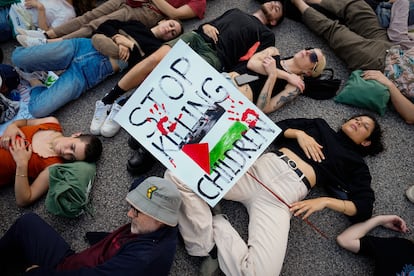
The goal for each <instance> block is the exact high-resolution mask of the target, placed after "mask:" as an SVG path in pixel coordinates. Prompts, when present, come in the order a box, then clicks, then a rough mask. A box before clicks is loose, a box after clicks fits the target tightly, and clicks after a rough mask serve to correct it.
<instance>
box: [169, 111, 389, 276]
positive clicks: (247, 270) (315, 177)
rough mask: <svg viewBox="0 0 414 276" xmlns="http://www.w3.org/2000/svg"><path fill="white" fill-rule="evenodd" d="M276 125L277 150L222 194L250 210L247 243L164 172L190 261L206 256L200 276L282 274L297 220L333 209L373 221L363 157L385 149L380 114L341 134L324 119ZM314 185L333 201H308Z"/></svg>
mask: <svg viewBox="0 0 414 276" xmlns="http://www.w3.org/2000/svg"><path fill="white" fill-rule="evenodd" d="M277 125H278V126H279V127H280V128H281V129H282V133H281V134H280V135H279V136H278V137H277V138H276V140H275V143H274V146H275V149H273V150H271V151H270V152H268V153H265V154H263V155H262V156H261V157H259V158H258V159H257V160H256V161H255V162H254V163H253V165H252V166H251V167H250V168H249V169H248V171H247V173H245V174H244V175H243V176H242V177H241V178H240V180H238V182H237V183H236V184H235V185H234V186H233V187H232V188H231V189H230V190H229V191H228V192H227V193H226V195H225V196H224V199H226V200H232V201H238V202H240V203H242V204H243V205H244V206H245V207H246V209H247V212H248V215H249V237H248V241H247V243H246V242H245V241H244V240H243V239H242V238H241V237H240V235H239V234H238V233H237V231H236V230H235V229H234V228H233V227H232V225H231V224H230V222H229V221H227V220H226V219H225V217H224V216H223V215H222V214H221V215H220V214H218V215H214V214H212V212H211V210H210V207H209V206H208V204H207V203H206V202H205V201H204V200H203V199H202V198H201V197H199V196H198V195H197V194H196V193H194V192H193V191H192V190H191V189H190V188H188V186H185V184H184V183H183V182H182V181H180V180H179V179H178V178H177V177H176V176H174V174H173V172H171V171H167V172H166V174H165V176H164V177H165V178H166V179H168V180H171V181H172V182H174V183H175V184H176V185H177V187H178V190H179V191H180V193H181V197H182V200H183V203H182V208H180V215H179V220H178V221H179V224H178V225H179V229H180V233H181V235H182V237H183V239H184V243H185V248H186V250H187V252H188V253H189V254H190V255H192V256H208V258H206V259H205V260H204V262H203V264H202V266H201V275H213V272H214V271H216V270H217V269H218V265H220V269H221V270H222V271H223V272H224V274H226V275H278V274H279V273H280V271H281V269H282V264H283V260H284V256H285V252H286V246H287V242H288V235H289V227H290V219H291V217H292V215H294V216H298V217H302V218H303V219H307V218H309V216H311V215H312V214H313V213H315V212H318V211H321V210H323V209H325V208H328V209H331V210H333V211H336V212H339V213H343V214H345V215H346V216H347V217H348V218H349V219H350V220H351V221H352V222H359V221H362V220H366V219H367V218H369V217H371V215H372V209H373V203H374V200H375V197H374V192H373V190H372V189H371V175H370V172H369V168H368V166H367V164H366V163H365V161H364V159H363V156H365V155H376V154H378V153H379V152H381V151H382V149H383V146H382V142H381V128H380V126H379V124H378V123H377V121H376V119H375V118H374V117H371V116H368V115H358V116H355V117H352V118H351V119H349V120H347V121H346V122H344V123H343V124H342V126H341V128H340V130H339V131H337V132H336V131H334V130H333V129H332V128H331V127H330V126H329V125H328V124H327V122H326V121H325V120H323V119H320V118H317V119H287V120H283V121H280V122H277ZM263 185H264V186H265V187H263ZM315 185H324V186H325V187H326V189H327V190H328V191H329V194H330V196H323V197H319V198H313V199H304V198H305V197H306V195H307V194H308V192H309V190H310V189H311V188H312V187H314V186H315ZM268 189H270V190H271V192H270V191H269V190H268ZM273 193H275V194H276V195H277V196H278V197H280V198H278V197H277V196H275V194H273ZM282 201H284V202H285V203H283V202H282ZM269 214H271V215H269ZM264 225H265V227H264Z"/></svg>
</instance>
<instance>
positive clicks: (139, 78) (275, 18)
mask: <svg viewBox="0 0 414 276" xmlns="http://www.w3.org/2000/svg"><path fill="white" fill-rule="evenodd" d="M282 19H283V7H282V4H281V3H280V2H279V1H271V2H267V3H265V4H263V5H262V6H261V8H260V9H258V10H256V11H255V12H253V14H248V13H246V12H243V11H241V10H239V9H231V10H228V11H226V12H224V13H223V14H222V15H221V16H219V17H217V18H216V19H214V20H212V21H211V22H208V23H204V24H202V25H200V26H199V27H198V29H197V30H195V31H192V32H187V33H184V34H183V35H181V36H180V37H178V38H177V39H175V40H172V41H171V42H169V43H166V44H164V45H163V46H161V47H160V48H159V49H158V50H157V51H155V52H154V53H153V54H151V55H149V56H148V57H147V58H145V59H143V60H142V61H141V62H139V63H137V64H136V65H135V66H134V67H133V68H132V69H131V70H129V71H128V73H127V74H125V75H124V76H123V77H122V78H121V80H120V81H119V82H118V83H117V84H116V85H115V87H114V88H112V90H111V91H110V92H109V93H107V94H106V95H105V96H104V97H103V98H102V99H101V100H100V101H98V102H99V103H97V104H96V108H95V112H94V116H93V120H92V122H91V128H93V129H94V128H95V126H100V125H101V124H102V123H103V122H104V121H105V119H106V116H108V115H107V114H106V112H105V110H108V109H109V108H111V106H112V105H113V104H114V103H116V101H117V100H118V99H119V98H120V97H121V96H122V95H123V94H125V93H126V92H127V91H128V90H130V89H133V88H136V87H137V86H138V85H140V84H141V83H142V82H143V81H144V79H145V78H146V77H147V76H148V75H149V74H150V73H151V72H152V70H153V69H154V68H155V67H156V66H157V65H158V64H159V63H160V61H161V60H162V59H163V58H164V57H165V56H166V55H167V54H168V52H169V51H170V49H171V48H172V47H173V46H174V45H175V43H176V42H177V41H178V40H179V39H181V40H183V41H184V42H186V43H187V44H188V45H189V46H190V47H192V48H193V50H195V51H196V52H197V53H200V55H201V57H202V58H204V59H205V60H206V61H207V62H208V63H209V64H210V65H212V66H213V67H214V68H215V69H217V70H219V71H231V70H232V69H233V67H234V66H235V65H236V64H237V63H238V62H240V58H244V59H245V60H248V59H249V58H250V57H251V56H252V55H253V54H254V53H255V52H258V51H261V50H263V49H266V48H267V47H270V46H274V44H275V37H274V34H273V32H272V31H271V30H270V29H269V28H268V27H267V26H266V25H268V26H275V25H277V24H278V22H280V21H281V20H282ZM234 22H238V24H235V23H234ZM249 50H250V51H249ZM102 110H104V111H102ZM119 128H120V127H119V126H118V127H117V130H119ZM136 154H139V155H141V153H140V152H138V151H137V152H136ZM137 157H139V158H138V159H139V160H141V158H140V156H137ZM132 158H134V156H133V157H132ZM138 159H136V160H138ZM141 165H143V164H142V162H134V164H131V166H129V168H130V171H131V172H133V171H134V170H135V169H136V168H139V167H140V166H141Z"/></svg>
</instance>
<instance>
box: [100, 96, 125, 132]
mask: <svg viewBox="0 0 414 276" xmlns="http://www.w3.org/2000/svg"><path fill="white" fill-rule="evenodd" d="M121 108H122V106H120V105H119V104H117V103H114V104H113V105H112V108H111V112H110V113H109V115H108V117H106V120H105V122H104V123H103V125H102V127H101V135H102V136H103V137H108V138H109V137H113V136H115V134H117V133H118V131H119V130H120V129H121V126H120V125H119V124H118V123H117V122H115V120H114V118H115V116H116V114H118V112H119V110H121Z"/></svg>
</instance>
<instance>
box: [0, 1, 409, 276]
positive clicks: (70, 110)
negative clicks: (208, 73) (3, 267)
mask: <svg viewBox="0 0 414 276" xmlns="http://www.w3.org/2000/svg"><path fill="white" fill-rule="evenodd" d="M207 5H208V8H207V12H206V16H205V18H204V20H203V21H208V20H210V19H213V18H215V17H216V16H218V15H220V14H222V13H223V12H224V11H225V10H227V9H230V8H234V7H237V8H240V9H242V10H245V11H248V12H253V11H255V10H256V8H257V7H258V4H257V3H256V2H255V1H253V0H242V1H240V0H226V1H219V0H209V1H208V2H207ZM199 23H200V21H198V20H190V21H187V22H185V26H186V30H191V29H193V28H195V27H196V26H198V25H199ZM234 24H237V22H235V23H234ZM273 31H274V33H275V35H276V47H278V48H279V49H280V52H281V54H282V56H289V55H292V54H293V53H295V52H296V51H298V50H300V49H302V48H305V47H308V46H313V47H320V48H322V49H323V51H324V52H325V54H326V56H327V60H328V67H331V68H333V69H334V70H335V74H336V76H337V77H339V78H342V79H344V80H345V79H346V78H347V77H348V74H349V71H348V70H347V69H346V67H345V66H344V63H343V62H342V61H341V60H339V59H338V58H337V57H336V56H335V55H334V53H333V52H332V51H331V50H330V49H329V47H328V46H327V44H326V43H325V42H324V41H323V40H322V39H321V38H318V37H316V36H315V35H314V34H312V33H311V32H310V31H309V30H308V29H307V28H306V26H304V25H302V24H300V23H297V22H294V21H292V20H289V19H287V20H285V21H284V22H283V23H282V24H281V25H280V26H277V27H275V28H273ZM16 45H17V43H16V42H9V43H4V44H0V46H1V48H2V49H3V50H4V51H5V55H6V58H5V63H10V54H11V52H12V50H13V49H14V47H15V46H16ZM120 77H121V75H120V74H118V75H115V76H113V77H111V78H110V79H108V80H106V81H105V82H103V83H102V84H100V85H98V86H97V87H95V88H94V89H91V90H90V91H88V92H87V93H85V94H84V95H83V96H81V98H80V99H78V100H77V101H74V102H72V103H70V104H68V105H67V106H65V107H64V108H62V109H61V110H59V111H58V112H56V114H55V116H57V117H58V118H59V120H60V121H61V122H62V124H63V126H64V129H65V133H66V134H70V133H73V132H76V131H82V132H88V131H89V123H90V120H91V118H92V114H93V111H94V103H95V101H96V100H97V99H99V98H101V97H102V96H103V95H104V94H105V93H106V92H107V91H109V89H110V88H111V87H112V86H113V85H114V84H115V83H116V81H117V80H118V79H119V78H120ZM361 112H365V110H361V109H358V108H354V107H350V106H346V105H341V104H337V103H335V102H334V101H333V100H326V101H317V100H312V99H309V98H306V97H303V96H301V97H299V98H298V99H297V100H296V101H294V102H293V103H291V104H289V105H287V106H286V107H284V108H282V109H281V110H280V111H276V112H274V113H272V114H271V115H270V117H271V119H272V120H273V121H278V120H281V119H285V118H295V117H307V118H314V117H322V118H324V119H325V120H327V121H328V123H329V124H331V126H332V127H334V128H337V127H339V125H340V124H341V122H342V120H343V119H344V118H347V117H349V116H351V115H354V114H356V113H361ZM379 121H380V123H381V124H382V127H383V129H384V138H385V139H384V140H385V145H386V150H385V151H384V152H383V153H381V154H380V155H378V156H376V157H373V158H367V159H366V162H367V163H368V165H369V167H370V169H371V173H372V176H373V181H372V187H373V189H374V190H375V195H376V202H375V206H374V214H398V215H400V216H402V217H403V218H404V219H406V220H407V222H408V225H409V227H410V228H411V229H414V205H413V204H412V203H410V202H409V201H408V200H407V199H406V197H405V195H404V192H405V190H406V189H407V188H408V187H409V186H410V185H412V184H414V181H413V180H412V177H413V175H414V172H413V167H414V166H413V161H412V160H413V159H412V156H413V152H414V142H413V137H414V128H413V127H412V126H409V125H407V124H405V123H404V122H403V121H402V120H401V118H400V117H399V116H398V114H396V113H395V112H394V111H392V110H388V111H387V112H386V114H385V116H383V117H379ZM127 137H128V135H127V133H126V132H125V131H124V130H121V132H120V133H119V134H118V135H117V136H115V137H114V138H103V139H102V141H103V144H104V153H103V156H102V158H101V160H100V161H99V162H98V164H97V178H96V181H95V183H94V187H93V190H92V194H91V201H92V205H93V208H94V215H93V216H89V215H85V216H82V217H80V218H77V219H64V218H59V217H56V216H53V215H51V214H49V213H47V211H46V210H45V207H44V199H42V200H40V201H39V202H38V203H36V204H34V205H33V206H30V207H28V208H18V207H17V206H16V204H15V201H14V193H13V188H12V187H7V188H3V189H0V198H1V200H0V221H1V224H0V234H3V233H4V232H5V231H6V230H7V228H8V227H9V226H10V225H11V224H12V222H13V221H14V220H15V218H17V217H18V216H19V215H21V214H23V213H25V212H29V211H33V212H36V213H38V214H39V215H41V216H42V217H43V218H45V219H46V221H48V222H49V223H50V224H51V225H52V226H53V227H54V228H55V229H57V231H58V232H60V233H61V234H62V235H63V237H64V238H65V239H66V240H67V241H68V242H69V243H70V244H72V245H73V248H74V249H75V250H81V249H83V248H85V247H86V246H87V244H86V243H85V242H84V239H83V236H84V234H85V232H87V231H111V230H113V229H115V228H117V227H118V226H119V225H121V224H124V223H126V222H128V218H127V216H126V212H127V210H128V207H127V204H126V203H125V200H124V198H125V195H126V193H127V191H128V188H129V186H130V184H131V181H132V179H133V177H132V176H130V175H129V174H128V172H127V170H126V162H127V160H128V158H129V157H130V156H131V155H132V153H133V151H132V150H131V149H129V148H128V146H127V144H126V141H127ZM163 172H164V168H163V167H162V166H161V165H159V164H158V165H157V166H155V167H154V168H153V169H152V170H151V171H150V172H149V173H148V174H147V175H157V176H162V174H163ZM323 194H324V191H323V189H321V188H316V189H314V190H313V191H312V192H311V193H310V194H309V197H317V196H319V195H323ZM222 209H223V211H224V212H225V213H226V214H227V215H228V217H229V220H230V221H231V222H232V223H233V225H234V227H235V228H236V229H237V230H238V231H239V232H240V233H241V235H242V236H243V237H244V238H247V235H248V228H247V226H248V216H247V213H246V212H245V209H244V208H243V206H242V205H240V204H238V203H234V202H223V203H222ZM310 220H311V221H312V222H313V223H314V224H315V225H316V226H317V227H319V228H320V229H321V230H322V231H324V232H325V233H326V234H327V235H328V237H329V238H328V239H325V238H323V237H322V236H321V235H319V234H318V233H316V232H315V231H314V230H312V228H310V227H309V226H308V225H307V224H306V223H304V222H303V221H301V220H300V219H297V218H293V219H292V221H291V231H290V236H289V245H288V249H287V253H286V257H285V261H284V267H283V270H282V273H281V275H369V274H372V273H373V263H372V261H371V260H369V259H367V258H364V257H359V256H356V255H354V254H351V253H349V252H346V251H345V250H343V249H341V248H339V247H338V245H337V244H336V242H335V237H336V236H337V235H338V234H339V233H340V232H341V231H342V230H344V229H345V228H346V227H347V226H348V225H349V222H348V220H347V219H346V218H345V217H344V216H343V215H341V214H338V213H335V212H332V211H330V210H324V211H321V212H319V213H317V214H314V215H312V216H311V218H310ZM375 233H376V234H378V235H384V236H386V235H390V234H391V233H390V232H388V231H385V230H382V229H379V230H376V231H375ZM405 237H408V238H411V239H412V238H414V234H412V233H411V234H409V235H405ZM200 262H201V260H200V258H197V257H191V256H189V255H188V254H186V252H185V249H184V247H183V245H182V244H180V245H179V247H178V250H177V255H176V258H175V261H174V265H173V268H172V270H171V275H196V274H197V271H198V268H199V265H200ZM0 274H1V273H0Z"/></svg>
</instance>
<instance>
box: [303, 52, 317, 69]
mask: <svg viewBox="0 0 414 276" xmlns="http://www.w3.org/2000/svg"><path fill="white" fill-rule="evenodd" d="M305 50H307V51H311V53H310V55H309V59H310V61H311V62H312V63H314V64H315V65H314V66H313V69H312V71H313V72H315V70H316V66H318V61H319V59H318V55H317V54H316V52H315V50H314V49H313V48H311V47H308V48H305Z"/></svg>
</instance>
